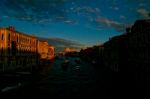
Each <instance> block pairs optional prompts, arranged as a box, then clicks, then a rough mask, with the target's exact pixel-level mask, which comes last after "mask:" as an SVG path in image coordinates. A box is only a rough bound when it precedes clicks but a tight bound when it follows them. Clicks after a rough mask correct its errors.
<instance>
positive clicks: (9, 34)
mask: <svg viewBox="0 0 150 99" xmlns="http://www.w3.org/2000/svg"><path fill="white" fill-rule="evenodd" d="M8 40H9V41H10V33H9V34H8Z"/></svg>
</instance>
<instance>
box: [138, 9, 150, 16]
mask: <svg viewBox="0 0 150 99" xmlns="http://www.w3.org/2000/svg"><path fill="white" fill-rule="evenodd" d="M137 13H138V14H139V15H140V16H142V17H149V15H148V14H149V11H148V10H147V9H144V8H139V9H137Z"/></svg>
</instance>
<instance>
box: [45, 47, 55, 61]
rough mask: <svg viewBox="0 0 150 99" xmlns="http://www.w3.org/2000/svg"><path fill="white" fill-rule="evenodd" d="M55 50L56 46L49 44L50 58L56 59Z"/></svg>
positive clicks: (48, 55)
mask: <svg viewBox="0 0 150 99" xmlns="http://www.w3.org/2000/svg"><path fill="white" fill-rule="evenodd" d="M54 50H55V49H54V46H51V45H49V46H48V54H47V59H48V60H52V59H54V57H55V53H54V52H55V51H54Z"/></svg>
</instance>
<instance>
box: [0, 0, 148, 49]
mask: <svg viewBox="0 0 150 99" xmlns="http://www.w3.org/2000/svg"><path fill="white" fill-rule="evenodd" d="M149 6H150V0H1V2H0V9H1V11H0V27H8V26H14V27H15V28H16V30H17V31H20V32H24V33H27V34H31V35H36V36H38V37H43V38H49V39H51V40H55V41H59V42H62V43H64V44H63V47H64V46H69V47H74V48H75V47H76V48H77V47H78V48H80V47H86V46H93V45H98V44H102V43H104V42H106V41H107V40H109V38H111V37H113V36H116V35H120V34H123V33H124V32H125V27H128V26H131V25H132V24H133V23H134V22H135V20H137V19H147V18H149V16H148V13H149V12H150V7H149ZM66 43H67V44H66ZM57 46H60V47H61V46H62V45H59V44H58V45H57Z"/></svg>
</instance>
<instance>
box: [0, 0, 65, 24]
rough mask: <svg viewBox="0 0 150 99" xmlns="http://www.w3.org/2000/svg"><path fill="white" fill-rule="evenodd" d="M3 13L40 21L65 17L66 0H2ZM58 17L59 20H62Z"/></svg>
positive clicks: (20, 18) (17, 17) (22, 18)
mask: <svg viewBox="0 0 150 99" xmlns="http://www.w3.org/2000/svg"><path fill="white" fill-rule="evenodd" d="M2 2H3V3H2V4H1V5H2V7H3V9H5V11H3V13H4V14H5V15H8V16H10V17H13V18H16V19H18V20H23V21H31V22H40V21H43V20H49V19H53V20H54V21H56V20H58V18H57V17H59V16H61V17H66V12H65V10H64V9H65V7H64V3H65V2H66V0H3V1H2ZM63 19H64V18H60V19H59V21H63Z"/></svg>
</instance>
